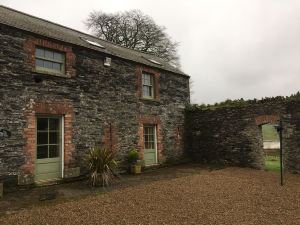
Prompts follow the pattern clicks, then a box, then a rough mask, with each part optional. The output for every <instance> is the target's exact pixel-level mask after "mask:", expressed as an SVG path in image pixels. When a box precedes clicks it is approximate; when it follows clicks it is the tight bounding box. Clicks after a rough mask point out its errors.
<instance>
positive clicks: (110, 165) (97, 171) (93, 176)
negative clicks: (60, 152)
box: [86, 147, 118, 186]
mask: <svg viewBox="0 0 300 225" xmlns="http://www.w3.org/2000/svg"><path fill="white" fill-rule="evenodd" d="M115 158H116V153H115V152H114V151H110V150H108V149H105V148H99V147H93V148H91V149H90V150H89V152H88V154H87V157H86V160H87V163H88V168H89V180H90V183H91V185H92V186H99V185H103V186H108V185H109V184H110V183H111V181H112V180H113V179H114V178H115V173H114V170H115V169H116V168H117V166H118V163H117V161H116V159H115Z"/></svg>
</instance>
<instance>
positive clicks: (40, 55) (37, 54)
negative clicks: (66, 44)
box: [35, 48, 44, 57]
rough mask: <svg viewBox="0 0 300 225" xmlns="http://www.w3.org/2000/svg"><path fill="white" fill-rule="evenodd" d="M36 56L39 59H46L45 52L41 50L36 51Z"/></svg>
mask: <svg viewBox="0 0 300 225" xmlns="http://www.w3.org/2000/svg"><path fill="white" fill-rule="evenodd" d="M35 55H36V56H38V57H44V50H43V49H40V48H36V49H35Z"/></svg>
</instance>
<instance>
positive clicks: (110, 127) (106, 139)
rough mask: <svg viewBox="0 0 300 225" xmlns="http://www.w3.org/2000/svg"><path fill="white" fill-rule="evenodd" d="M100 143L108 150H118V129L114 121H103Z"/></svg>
mask: <svg viewBox="0 0 300 225" xmlns="http://www.w3.org/2000/svg"><path fill="white" fill-rule="evenodd" d="M102 145H103V147H104V148H106V149H109V150H110V151H114V152H117V150H118V130H117V124H116V122H105V123H104V125H103V136H102Z"/></svg>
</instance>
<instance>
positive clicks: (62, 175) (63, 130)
mask: <svg viewBox="0 0 300 225" xmlns="http://www.w3.org/2000/svg"><path fill="white" fill-rule="evenodd" d="M64 156H65V118H64V116H62V117H61V178H64V172H65V171H64V169H65V157H64Z"/></svg>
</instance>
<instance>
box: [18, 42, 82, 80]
mask: <svg viewBox="0 0 300 225" xmlns="http://www.w3.org/2000/svg"><path fill="white" fill-rule="evenodd" d="M36 46H40V47H43V48H48V49H50V50H56V51H59V52H63V53H65V55H66V61H65V63H66V64H65V76H66V77H74V76H75V73H76V70H75V69H74V68H73V66H74V65H75V54H74V53H73V51H72V47H70V46H67V45H62V44H58V43H55V42H52V41H49V40H44V39H38V38H33V37H31V38H28V39H27V40H26V41H25V42H24V46H23V47H24V50H25V52H26V53H27V58H26V61H25V66H26V67H27V69H28V70H30V71H35V48H36Z"/></svg>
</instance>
